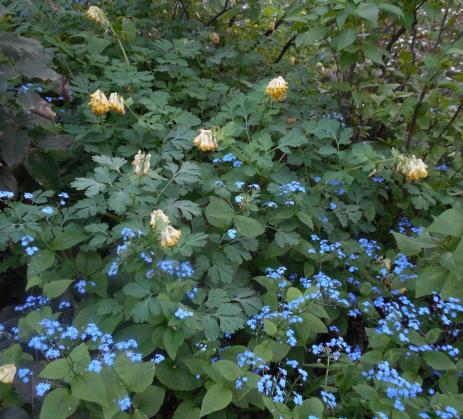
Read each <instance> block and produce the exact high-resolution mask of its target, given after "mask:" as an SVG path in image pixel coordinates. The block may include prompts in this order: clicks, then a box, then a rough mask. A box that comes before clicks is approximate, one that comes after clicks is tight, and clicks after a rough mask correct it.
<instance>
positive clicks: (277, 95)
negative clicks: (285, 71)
mask: <svg viewBox="0 0 463 419" xmlns="http://www.w3.org/2000/svg"><path fill="white" fill-rule="evenodd" d="M287 91H288V83H287V82H286V80H285V79H284V78H283V77H281V76H279V77H276V78H274V79H272V80H270V81H269V83H268V85H267V88H266V89H265V93H267V94H268V95H269V96H270V97H271V98H272V100H274V101H275V102H281V101H283V100H285V99H286V92H287Z"/></svg>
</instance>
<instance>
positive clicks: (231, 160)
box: [212, 153, 243, 167]
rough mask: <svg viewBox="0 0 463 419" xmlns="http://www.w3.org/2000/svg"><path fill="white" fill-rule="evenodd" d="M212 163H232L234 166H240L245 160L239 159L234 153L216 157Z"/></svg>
mask: <svg viewBox="0 0 463 419" xmlns="http://www.w3.org/2000/svg"><path fill="white" fill-rule="evenodd" d="M212 163H214V164H219V163H231V164H232V165H233V167H240V166H241V165H242V164H243V162H242V161H241V160H238V159H237V158H236V156H235V155H234V154H233V153H228V154H225V155H224V156H223V157H216V158H214V159H213V160H212Z"/></svg>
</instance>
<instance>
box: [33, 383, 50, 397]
mask: <svg viewBox="0 0 463 419" xmlns="http://www.w3.org/2000/svg"><path fill="white" fill-rule="evenodd" d="M50 389H51V384H50V383H46V382H45V381H41V382H40V383H38V384H37V385H36V386H35V392H36V393H37V396H39V397H42V396H43V395H44V394H45V393H46V392H47V391H49V390H50Z"/></svg>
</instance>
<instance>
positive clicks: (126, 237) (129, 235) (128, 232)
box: [107, 227, 143, 277]
mask: <svg viewBox="0 0 463 419" xmlns="http://www.w3.org/2000/svg"><path fill="white" fill-rule="evenodd" d="M142 235H143V233H142V232H141V231H140V230H138V231H137V232H136V233H135V232H134V231H133V230H132V229H131V228H128V227H124V228H123V229H122V230H121V238H122V241H123V243H122V244H120V245H118V246H117V252H116V253H117V255H118V257H117V258H116V259H115V260H113V261H112V262H111V265H110V266H109V269H108V272H107V274H108V276H109V277H114V276H116V275H117V274H118V272H119V265H120V262H121V256H123V255H124V254H125V253H126V252H127V251H128V249H129V246H130V240H131V239H134V238H135V237H138V238H140V237H141V236H142Z"/></svg>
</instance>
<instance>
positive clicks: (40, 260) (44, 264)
mask: <svg viewBox="0 0 463 419" xmlns="http://www.w3.org/2000/svg"><path fill="white" fill-rule="evenodd" d="M54 262H55V254H54V253H52V252H50V251H49V250H41V251H40V252H38V253H36V254H35V255H34V256H32V258H31V260H30V261H29V265H28V267H27V277H28V278H32V277H33V276H36V275H38V274H39V273H41V272H43V271H46V270H47V269H48V268H49V267H50V266H52V265H53V263H54Z"/></svg>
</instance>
